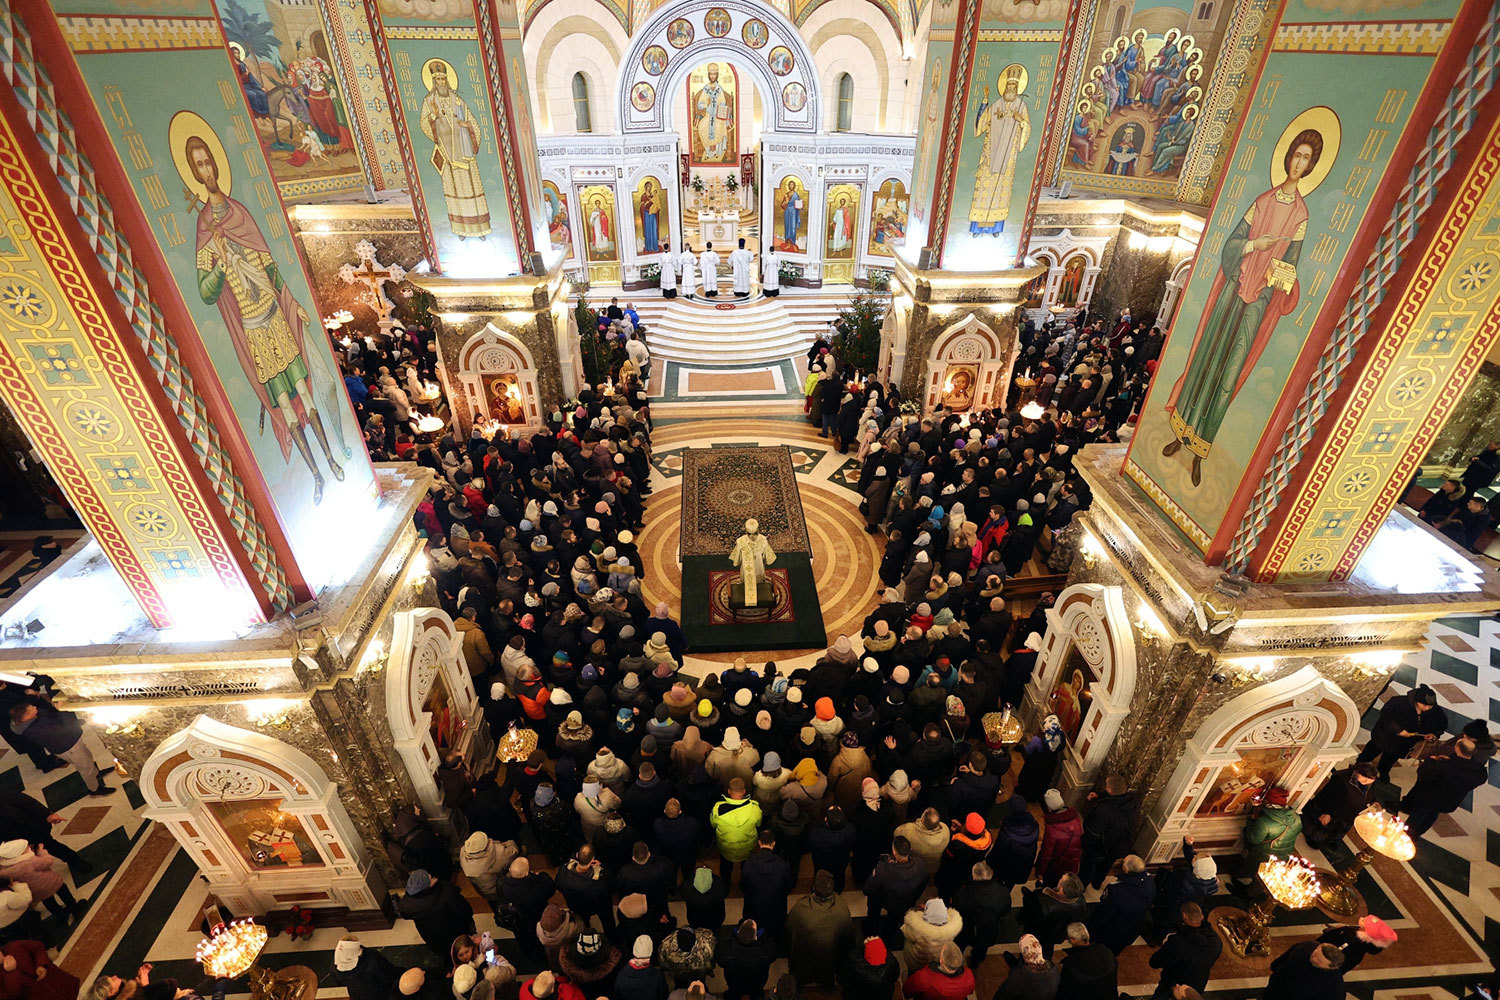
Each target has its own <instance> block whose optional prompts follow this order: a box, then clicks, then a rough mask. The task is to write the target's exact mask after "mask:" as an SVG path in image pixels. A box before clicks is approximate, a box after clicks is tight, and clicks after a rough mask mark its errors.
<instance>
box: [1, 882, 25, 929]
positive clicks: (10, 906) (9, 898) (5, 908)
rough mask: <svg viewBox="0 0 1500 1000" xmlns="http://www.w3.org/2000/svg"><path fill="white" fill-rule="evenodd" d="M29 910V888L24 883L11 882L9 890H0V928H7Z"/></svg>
mask: <svg viewBox="0 0 1500 1000" xmlns="http://www.w3.org/2000/svg"><path fill="white" fill-rule="evenodd" d="M29 909H31V886H29V885H27V884H26V883H25V882H12V883H11V886H10V888H9V889H4V890H0V928H6V927H9V926H10V925H11V924H13V923H15V922H16V921H17V920H20V919H21V918H22V917H24V916H25V915H26V911H27V910H29Z"/></svg>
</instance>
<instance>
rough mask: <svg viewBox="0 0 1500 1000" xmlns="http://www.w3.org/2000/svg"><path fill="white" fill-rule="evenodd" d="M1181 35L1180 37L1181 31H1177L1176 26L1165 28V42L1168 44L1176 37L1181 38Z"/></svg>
mask: <svg viewBox="0 0 1500 1000" xmlns="http://www.w3.org/2000/svg"><path fill="white" fill-rule="evenodd" d="M1174 36H1175V38H1174ZM1181 37H1182V32H1181V31H1178V30H1177V29H1176V28H1168V29H1167V34H1166V43H1167V44H1168V45H1170V44H1171V43H1172V42H1173V41H1175V40H1176V39H1177V38H1181Z"/></svg>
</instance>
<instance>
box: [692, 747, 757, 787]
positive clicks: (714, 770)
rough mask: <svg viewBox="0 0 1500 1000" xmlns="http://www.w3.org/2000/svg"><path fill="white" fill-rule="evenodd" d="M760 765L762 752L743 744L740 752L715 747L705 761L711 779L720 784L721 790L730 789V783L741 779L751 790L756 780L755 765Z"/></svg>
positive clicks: (705, 767) (704, 765) (704, 764)
mask: <svg viewBox="0 0 1500 1000" xmlns="http://www.w3.org/2000/svg"><path fill="white" fill-rule="evenodd" d="M759 763H760V752H759V751H758V750H756V749H755V748H754V747H752V746H751V745H750V744H748V743H741V744H740V748H739V749H738V750H725V749H724V748H723V747H721V746H719V747H714V748H713V749H712V750H710V751H709V752H708V757H707V758H706V759H705V760H704V761H703V767H704V769H705V770H706V771H708V775H709V777H711V778H713V779H714V780H715V781H717V782H718V783H719V787H720V788H724V789H727V788H729V783H730V782H731V781H733V780H734V779H735V778H739V779H740V780H741V781H743V782H744V783H745V787H746V788H749V787H750V786H751V783H752V782H753V781H754V780H755V765H757V764H759Z"/></svg>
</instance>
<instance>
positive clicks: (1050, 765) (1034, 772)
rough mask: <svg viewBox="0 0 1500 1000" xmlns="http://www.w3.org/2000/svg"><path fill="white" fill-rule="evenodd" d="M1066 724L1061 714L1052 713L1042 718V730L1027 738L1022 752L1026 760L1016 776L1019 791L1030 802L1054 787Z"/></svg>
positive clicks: (1017, 791)
mask: <svg viewBox="0 0 1500 1000" xmlns="http://www.w3.org/2000/svg"><path fill="white" fill-rule="evenodd" d="M1062 745H1063V728H1062V723H1061V722H1059V721H1058V719H1057V716H1055V715H1049V716H1047V717H1046V718H1045V719H1043V720H1042V731H1041V732H1040V733H1039V734H1037V735H1035V736H1033V737H1031V739H1029V740H1027V741H1026V743H1025V745H1024V746H1023V747H1022V749H1021V752H1022V753H1023V754H1024V755H1025V757H1026V762H1025V763H1024V764H1022V765H1021V773H1020V774H1019V775H1017V776H1016V794H1017V795H1020V796H1022V797H1023V798H1025V799H1026V801H1027V802H1040V801H1041V800H1042V796H1043V795H1045V794H1047V789H1049V788H1051V787H1052V778H1053V776H1054V775H1055V774H1056V773H1057V760H1058V757H1059V755H1060V754H1061V753H1062Z"/></svg>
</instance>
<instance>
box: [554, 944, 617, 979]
mask: <svg viewBox="0 0 1500 1000" xmlns="http://www.w3.org/2000/svg"><path fill="white" fill-rule="evenodd" d="M557 964H558V968H559V969H560V970H561V971H562V973H563V975H565V976H567V977H568V978H569V979H570V980H572V981H573V982H574V983H578V984H581V985H583V986H586V987H589V988H600V989H602V987H599V986H597V984H600V983H605V982H608V981H609V980H610V979H611V978H612V977H613V976H614V974H615V970H616V969H617V968H619V965H620V949H618V948H616V947H615V946H614V945H613V944H611V943H610V942H609V939H608V938H606V937H605V936H604V935H603V934H600V933H599V932H597V931H595V930H592V929H585V930H584V932H583V933H582V934H579V935H578V936H577V937H575V938H574V939H573V941H572V943H570V944H569V945H568V946H567V947H566V948H563V949H562V951H561V952H560V953H559V954H558V960H557Z"/></svg>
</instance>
